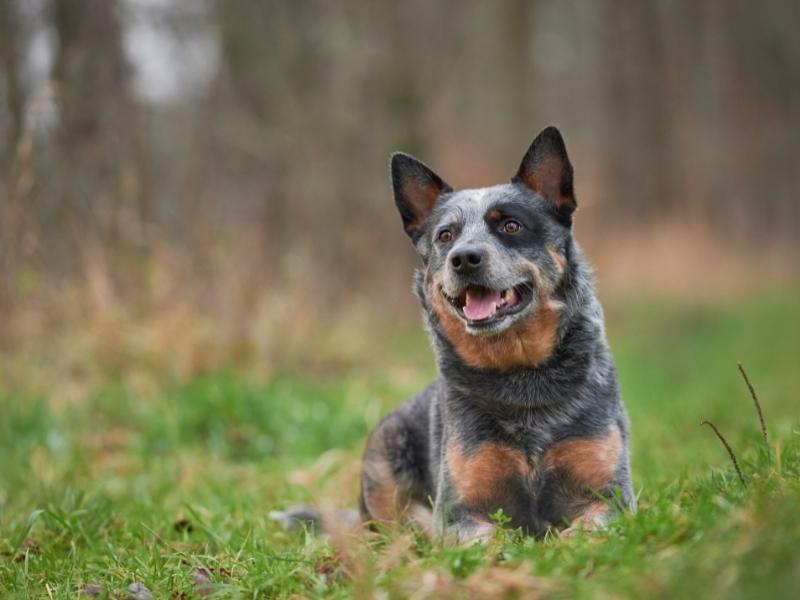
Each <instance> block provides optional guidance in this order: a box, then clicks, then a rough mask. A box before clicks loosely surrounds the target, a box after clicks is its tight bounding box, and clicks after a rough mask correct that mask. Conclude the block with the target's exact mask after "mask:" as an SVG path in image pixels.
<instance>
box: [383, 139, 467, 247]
mask: <svg viewBox="0 0 800 600" xmlns="http://www.w3.org/2000/svg"><path fill="white" fill-rule="evenodd" d="M392 186H393V187H394V202H395V204H396V205H397V210H399V211H400V216H401V217H402V218H403V227H404V228H405V230H406V233H407V234H408V235H409V237H410V238H411V239H412V241H414V242H415V243H416V241H417V240H418V239H419V233H420V230H421V228H422V225H423V223H425V221H426V220H427V219H428V217H429V216H430V214H431V212H433V209H434V207H435V206H436V202H437V201H438V200H439V196H441V195H442V194H445V193H447V192H452V191H453V188H451V187H450V186H449V185H447V184H446V183H445V182H444V181H442V178H441V177H439V176H438V175H437V174H436V173H434V172H433V171H431V170H430V169H429V168H428V167H426V166H425V165H424V164H423V163H421V162H420V161H418V160H417V159H416V158H414V157H412V156H409V155H408V154H403V153H402V152H395V153H394V154H392Z"/></svg>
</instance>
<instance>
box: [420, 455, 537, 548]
mask: <svg viewBox="0 0 800 600" xmlns="http://www.w3.org/2000/svg"><path fill="white" fill-rule="evenodd" d="M443 459H444V460H443V461H442V468H441V469H440V481H439V485H438V490H437V502H436V504H437V507H436V508H437V510H436V515H437V521H438V523H440V524H441V525H440V531H441V532H443V533H444V534H445V535H446V536H447V537H450V538H452V539H455V540H456V541H457V542H458V543H460V544H470V543H473V542H476V541H482V542H487V541H489V540H490V539H491V538H492V537H493V535H494V531H495V529H496V526H495V524H494V523H493V522H492V520H491V518H490V515H491V514H493V513H495V512H496V511H497V510H498V509H503V510H504V512H505V514H506V515H508V516H513V513H517V512H518V510H515V509H518V508H519V507H520V506H523V505H524V504H525V502H524V497H525V495H526V492H527V487H526V481H527V478H528V473H529V470H528V465H527V461H526V459H525V456H524V455H523V454H522V452H521V451H519V450H518V449H516V448H512V447H510V446H508V445H506V444H502V443H498V442H486V441H484V442H478V443H469V444H465V443H461V442H460V441H458V440H456V441H450V442H449V443H448V444H447V447H446V449H445V451H444V453H443Z"/></svg>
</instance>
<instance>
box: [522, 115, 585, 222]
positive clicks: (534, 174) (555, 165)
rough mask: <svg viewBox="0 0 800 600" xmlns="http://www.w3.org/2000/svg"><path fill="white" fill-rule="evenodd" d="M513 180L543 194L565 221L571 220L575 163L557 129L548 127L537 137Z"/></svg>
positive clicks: (574, 205)
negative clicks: (568, 154)
mask: <svg viewBox="0 0 800 600" xmlns="http://www.w3.org/2000/svg"><path fill="white" fill-rule="evenodd" d="M511 181H512V182H513V183H522V184H524V185H527V186H528V187H529V188H530V189H532V190H533V191H534V192H536V193H538V194H541V195H542V196H543V197H544V198H545V199H547V200H548V201H550V202H551V203H552V205H553V208H555V210H556V212H557V213H558V215H559V217H560V218H561V219H562V221H563V222H564V223H565V224H567V225H569V224H570V223H571V222H572V213H573V212H574V211H575V207H576V206H577V202H576V201H575V191H574V190H573V188H572V164H570V162H569V157H568V156H567V147H566V146H565V145H564V138H562V137H561V133H560V132H559V131H558V129H556V128H555V127H548V128H547V129H544V130H543V131H542V132H541V133H540V134H539V135H537V136H536V139H535V140H533V143H532V144H531V147H530V148H528V151H527V152H526V153H525V157H524V158H523V159H522V164H521V165H520V166H519V170H518V171H517V174H516V175H514V177H512V178H511Z"/></svg>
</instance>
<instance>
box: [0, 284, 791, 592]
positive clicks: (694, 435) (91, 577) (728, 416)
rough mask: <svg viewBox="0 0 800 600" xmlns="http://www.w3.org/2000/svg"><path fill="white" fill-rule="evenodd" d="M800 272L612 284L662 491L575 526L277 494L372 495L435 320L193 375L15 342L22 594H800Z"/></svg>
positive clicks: (12, 442)
mask: <svg viewBox="0 0 800 600" xmlns="http://www.w3.org/2000/svg"><path fill="white" fill-rule="evenodd" d="M797 291H798V290H796V289H788V290H783V291H776V292H768V293H759V294H758V295H755V294H754V295H753V296H752V297H750V298H744V299H738V300H729V301H725V302H721V303H711V302H708V303H703V304H691V305H690V304H687V303H685V302H679V301H668V300H664V299H641V300H637V301H627V302H618V303H615V304H613V305H610V306H608V307H607V327H608V334H609V338H610V341H611V344H612V348H613V350H614V353H615V357H616V359H617V365H618V369H619V372H620V377H621V383H622V390H623V396H624V399H625V401H626V404H627V407H628V411H629V414H630V418H631V422H632V432H633V442H632V453H633V470H634V485H635V488H636V490H637V492H638V493H639V512H638V513H637V514H635V515H627V516H624V517H623V518H621V519H620V520H618V521H617V522H616V523H614V524H613V525H612V526H611V527H610V528H609V529H608V530H606V531H603V532H598V533H594V534H591V535H584V536H580V537H578V538H575V539H570V540H565V539H559V538H558V537H552V538H548V539H546V540H543V541H535V540H532V539H527V538H522V537H520V536H519V535H517V534H516V533H515V532H510V531H502V532H500V533H499V534H498V536H497V539H496V540H495V541H494V542H493V543H492V544H490V545H488V546H481V545H478V546H473V547H469V548H458V547H452V546H447V545H445V544H442V543H438V542H434V543H429V542H427V541H426V540H424V539H422V538H420V537H419V536H418V535H416V534H415V533H414V532H412V531H407V530H402V529H398V530H394V531H386V532H382V533H380V534H377V535H373V536H371V537H368V538H365V539H362V540H352V539H347V538H342V537H340V536H334V537H333V538H331V539H323V538H317V537H314V536H312V535H309V534H306V533H304V532H299V533H298V532H292V533H290V532H284V531H281V530H280V529H279V528H278V527H277V526H276V525H275V524H274V523H272V522H270V521H269V520H268V519H267V518H266V515H267V514H268V512H269V511H270V510H272V509H276V508H284V507H286V506H288V505H290V504H294V503H298V502H315V503H319V504H320V505H324V506H328V505H330V506H354V505H355V499H356V493H357V473H358V457H359V453H360V449H361V446H362V444H363V441H364V439H365V436H366V434H367V432H368V430H369V429H370V427H371V426H372V425H374V423H375V422H376V421H377V420H378V419H379V418H380V417H381V416H382V415H383V414H385V413H386V412H387V411H388V410H390V408H391V407H392V406H393V405H395V404H397V403H399V402H400V401H401V400H402V399H404V398H405V397H406V396H407V395H409V394H410V393H412V392H414V391H415V390H416V389H418V388H420V387H421V386H423V385H424V384H425V383H426V382H427V381H428V380H429V379H430V378H431V377H432V376H433V362H432V359H431V355H430V350H429V347H428V345H427V342H426V340H425V338H424V336H423V334H422V332H421V327H417V328H413V329H410V330H405V329H403V330H397V331H385V332H383V333H382V335H381V336H374V335H373V336H370V337H369V338H365V339H366V341H364V340H362V341H361V342H360V345H359V344H355V345H354V347H355V348H356V350H355V351H353V352H351V355H354V356H356V358H355V359H353V360H350V361H346V362H333V363H331V364H330V365H328V366H325V365H326V363H325V361H316V362H314V363H313V366H312V368H311V373H309V369H308V366H307V364H304V363H298V364H292V363H289V364H286V365H281V367H280V368H276V369H275V370H274V372H273V373H271V374H269V375H265V374H257V373H252V372H250V373H248V372H239V371H237V370H236V369H228V370H223V371H217V372H211V373H207V374H204V375H202V376H197V377H194V378H191V379H189V380H183V379H177V378H170V377H168V376H159V377H152V376H148V375H147V373H146V372H144V373H143V372H138V371H137V372H128V371H126V370H125V368H124V365H123V368H122V369H115V370H111V371H109V372H108V373H101V376H99V377H98V376H97V375H96V374H94V375H92V376H91V377H89V376H87V375H86V374H85V373H83V372H82V371H81V370H80V369H77V368H76V369H75V370H74V371H73V372H68V373H60V372H58V370H54V368H52V365H50V364H49V363H48V362H47V360H46V359H45V358H44V355H42V356H39V357H35V356H30V357H28V356H26V357H22V358H20V357H18V356H17V357H7V358H6V360H7V361H13V362H15V363H24V365H25V367H24V368H21V369H19V371H18V374H17V375H15V376H7V378H6V379H5V380H4V381H0V597H3V598H27V597H32V598H34V597H35V598H74V597H76V596H79V595H81V594H85V595H87V596H92V595H94V596H96V597H101V598H104V597H108V598H125V597H131V598H146V597H150V596H152V597H154V598H193V597H203V596H205V597H208V596H213V597H220V598H229V597H231V598H273V597H288V596H292V595H297V596H298V597H333V598H348V597H358V598H371V597H384V598H404V597H409V596H411V597H415V598H425V597H431V598H447V597H464V598H486V597H537V596H545V597H556V598H558V597H575V596H578V597H601V598H602V597H664V598H676V597H686V598H698V597H715V598H716V597H729V598H790V597H792V598H796V597H798V594H800V519H798V514H800V479H799V476H800V418H799V417H800V411H799V410H798V407H799V406H800V404H799V403H798V398H800V371H798V359H800V302H798V300H797V293H796V292H797ZM370 341H371V343H370ZM329 345H331V346H332V347H333V348H336V346H337V342H336V340H333V341H329ZM332 354H335V351H334V352H332ZM358 356H361V357H362V359H361V360H359V359H358ZM87 360H90V359H87ZM737 360H741V361H742V362H743V363H744V365H745V367H746V368H747V370H748V372H749V375H750V377H751V379H752V381H753V383H754V385H755V387H756V389H757V390H758V393H759V396H760V398H761V402H762V405H763V408H764V413H765V416H766V420H767V425H768V428H769V444H768V445H765V444H764V442H763V439H762V438H761V432H760V428H759V425H758V420H757V418H756V414H755V411H754V408H753V404H752V402H751V400H750V397H749V395H748V392H747V388H746V387H745V385H744V383H743V382H742V380H741V378H740V375H739V373H738V372H737V369H736V361H737ZM8 364H10V362H9V363H8ZM39 372H41V373H42V375H41V376H39V375H37V373H39ZM703 419H709V420H711V421H713V422H714V423H715V424H716V425H717V426H718V427H719V428H720V430H721V431H722V432H723V433H724V434H725V435H726V436H727V438H728V440H729V441H730V443H731V445H732V446H733V448H734V450H735V451H736V452H737V454H738V459H739V462H740V463H741V467H742V471H743V475H744V478H745V480H746V485H743V484H742V483H741V482H740V481H739V479H738V477H737V475H736V472H735V471H734V470H733V468H732V466H731V462H730V460H729V458H728V456H727V454H726V452H725V449H724V448H723V447H722V446H721V445H720V443H719V442H718V440H717V439H716V438H715V437H714V435H713V433H712V432H711V431H710V430H709V429H708V428H706V427H701V426H700V421H701V420H703ZM135 584H140V587H138V588H135V587H133V588H130V590H129V587H130V586H131V585H134V586H135ZM145 588H146V590H149V592H150V594H148V593H147V591H146V590H145Z"/></svg>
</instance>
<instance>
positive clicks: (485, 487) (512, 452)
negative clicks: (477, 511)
mask: <svg viewBox="0 0 800 600" xmlns="http://www.w3.org/2000/svg"><path fill="white" fill-rule="evenodd" d="M447 466H448V468H449V471H450V478H451V480H452V482H453V486H454V487H455V489H456V491H457V492H458V494H459V496H460V497H461V499H462V500H463V501H464V502H465V503H466V504H479V503H481V502H484V501H487V500H490V499H492V497H493V496H494V494H495V493H496V492H497V488H498V486H499V485H501V484H502V483H503V482H504V481H505V480H507V479H508V478H510V477H512V476H514V475H519V476H521V477H523V478H527V477H529V467H528V461H527V460H526V459H525V455H524V454H523V453H522V452H520V451H519V450H516V449H514V448H511V447H509V446H506V445H505V444H499V443H493V442H491V443H485V444H483V445H481V446H479V447H478V448H476V449H473V450H470V451H469V452H464V450H463V449H462V447H461V446H459V445H458V444H451V445H450V446H449V447H448V449H447Z"/></svg>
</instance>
